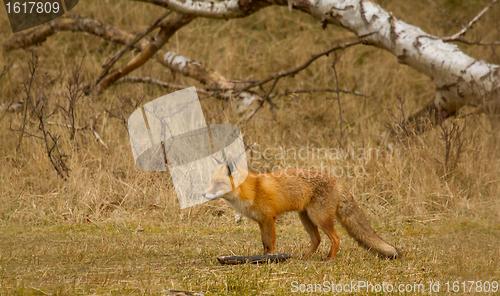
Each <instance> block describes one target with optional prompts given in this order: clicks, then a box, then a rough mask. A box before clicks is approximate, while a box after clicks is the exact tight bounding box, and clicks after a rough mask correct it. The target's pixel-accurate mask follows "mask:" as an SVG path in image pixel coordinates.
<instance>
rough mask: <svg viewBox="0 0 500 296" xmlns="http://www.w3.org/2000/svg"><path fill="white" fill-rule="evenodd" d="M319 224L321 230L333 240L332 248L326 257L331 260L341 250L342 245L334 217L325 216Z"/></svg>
mask: <svg viewBox="0 0 500 296" xmlns="http://www.w3.org/2000/svg"><path fill="white" fill-rule="evenodd" d="M318 222H319V223H318V225H319V227H320V228H321V230H322V231H323V232H324V233H325V234H326V235H327V236H328V238H329V239H330V240H331V241H332V247H331V248H330V252H329V253H328V256H327V257H326V260H331V259H333V257H335V255H336V254H337V252H338V251H339V246H340V237H339V234H338V233H337V231H336V230H335V227H334V219H333V217H325V218H324V219H322V220H321V221H318Z"/></svg>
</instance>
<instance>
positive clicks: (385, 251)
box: [337, 188, 402, 259]
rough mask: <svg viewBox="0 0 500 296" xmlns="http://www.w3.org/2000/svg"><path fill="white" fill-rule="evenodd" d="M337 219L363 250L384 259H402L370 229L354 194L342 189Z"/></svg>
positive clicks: (393, 248) (392, 247)
mask: <svg viewBox="0 0 500 296" xmlns="http://www.w3.org/2000/svg"><path fill="white" fill-rule="evenodd" d="M337 219H338V220H339V221H340V223H341V224H342V226H344V228H345V229H346V230H347V232H348V233H349V235H350V236H352V237H353V238H354V239H355V240H356V241H357V242H358V243H359V245H361V246H362V247H363V248H365V249H367V250H368V251H370V252H372V253H374V254H375V255H378V256H379V257H382V258H388V259H400V258H402V255H401V253H400V252H399V251H398V250H397V249H396V248H395V247H394V246H392V245H390V244H388V243H386V242H385V241H384V240H382V239H381V238H380V237H379V236H378V235H377V234H376V233H375V231H374V230H373V229H372V228H371V227H370V223H369V222H368V220H367V219H366V217H365V215H364V214H363V212H362V211H361V209H360V208H359V206H358V204H357V203H356V201H355V200H354V198H353V196H352V194H351V193H350V192H349V191H347V190H346V189H344V188H342V192H341V202H340V204H339V207H338V210H337Z"/></svg>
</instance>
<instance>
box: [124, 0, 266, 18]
mask: <svg viewBox="0 0 500 296" xmlns="http://www.w3.org/2000/svg"><path fill="white" fill-rule="evenodd" d="M133 1H138V2H146V3H151V4H155V5H158V6H162V7H165V8H169V9H172V10H175V11H178V12H180V13H183V14H189V15H193V16H198V17H207V18H217V19H231V18H240V17H245V16H247V15H249V14H252V13H254V12H256V11H258V10H260V9H262V8H264V7H267V6H269V5H271V3H267V2H266V1H261V0H228V1H221V2H215V1H206V2H205V1H194V0H133Z"/></svg>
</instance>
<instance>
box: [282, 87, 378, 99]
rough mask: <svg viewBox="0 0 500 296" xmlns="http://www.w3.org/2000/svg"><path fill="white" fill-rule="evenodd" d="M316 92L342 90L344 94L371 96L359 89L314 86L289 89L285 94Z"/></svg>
mask: <svg viewBox="0 0 500 296" xmlns="http://www.w3.org/2000/svg"><path fill="white" fill-rule="evenodd" d="M315 92H335V93H336V92H341V93H344V94H352V95H356V96H360V97H365V98H369V97H370V96H369V95H365V94H364V93H362V92H360V91H357V90H348V89H345V88H338V89H337V88H313V89H296V90H287V91H285V93H284V94H283V95H285V96H288V95H291V94H299V93H308V94H310V93H315Z"/></svg>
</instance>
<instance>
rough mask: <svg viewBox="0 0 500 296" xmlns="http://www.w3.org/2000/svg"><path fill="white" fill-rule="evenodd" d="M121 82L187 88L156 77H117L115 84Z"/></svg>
mask: <svg viewBox="0 0 500 296" xmlns="http://www.w3.org/2000/svg"><path fill="white" fill-rule="evenodd" d="M123 83H151V84H154V85H158V86H161V87H165V88H172V89H185V88H187V86H183V85H178V84H173V83H169V82H165V81H161V80H158V79H156V78H152V77H137V76H125V77H122V78H120V79H118V80H117V81H116V82H115V84H123ZM196 92H197V93H202V94H205V95H212V94H213V92H208V91H206V90H203V89H199V88H197V89H196Z"/></svg>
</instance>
